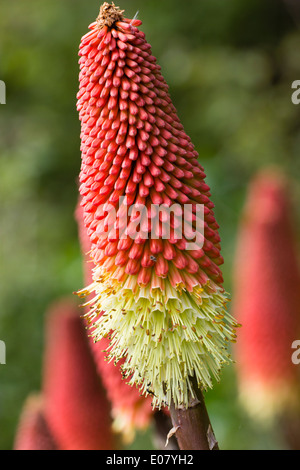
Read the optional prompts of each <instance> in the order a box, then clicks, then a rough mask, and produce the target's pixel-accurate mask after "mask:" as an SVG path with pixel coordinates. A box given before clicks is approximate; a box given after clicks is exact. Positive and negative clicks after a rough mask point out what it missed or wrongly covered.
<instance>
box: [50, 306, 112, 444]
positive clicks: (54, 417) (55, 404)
mask: <svg viewBox="0 0 300 470" xmlns="http://www.w3.org/2000/svg"><path fill="white" fill-rule="evenodd" d="M45 340H46V344H45V358H44V369H43V394H44V399H45V400H44V410H45V417H46V419H47V422H48V424H49V428H50V429H51V432H52V434H53V435H54V436H55V439H56V441H57V443H58V445H59V447H60V449H62V450H110V449H115V448H116V444H115V441H114V435H113V433H112V431H111V419H110V404H109V402H108V400H107V398H106V394H105V392H104V390H103V389H102V386H101V384H100V380H99V376H98V374H97V372H96V368H95V364H94V362H93V359H92V355H91V352H90V349H89V346H88V342H87V338H86V332H85V328H84V325H83V322H82V319H81V317H80V315H79V312H78V310H77V308H76V306H75V305H74V303H73V302H70V300H69V299H66V300H61V301H59V302H57V303H55V304H53V305H52V306H51V308H50V310H49V312H48V315H47V319H46V337H45Z"/></svg>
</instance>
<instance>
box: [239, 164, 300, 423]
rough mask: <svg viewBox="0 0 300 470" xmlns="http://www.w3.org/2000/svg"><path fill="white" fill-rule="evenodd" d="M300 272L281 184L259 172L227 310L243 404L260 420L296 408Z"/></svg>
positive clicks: (246, 213) (271, 173)
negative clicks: (236, 326)
mask: <svg viewBox="0 0 300 470" xmlns="http://www.w3.org/2000/svg"><path fill="white" fill-rule="evenodd" d="M299 286H300V272H299V265H298V262H297V252H296V247H295V239H294V234H293V227H292V222H291V214H290V201H289V197H288V190H287V182H286V181H285V179H284V178H283V177H282V175H281V174H280V173H279V172H275V171H271V170H265V171H263V172H262V173H260V174H259V175H258V176H257V177H256V178H255V179H254V181H253V182H252V184H251V186H250V189H249V194H248V199H247V203H246V207H245V210H244V216H243V220H242V224H241V228H240V232H239V238H238V248H237V253H236V261H235V269H234V302H233V311H234V314H235V316H236V318H237V319H238V321H240V322H241V323H242V325H243V326H242V328H241V331H240V334H239V341H238V342H237V344H236V348H235V359H236V366H237V372H238V379H239V388H240V394H241V399H242V402H243V404H244V405H245V406H246V407H247V409H248V410H249V411H250V412H251V414H252V415H255V416H256V417H257V418H260V419H262V420H264V421H266V419H267V418H270V419H271V418H273V417H275V416H276V415H279V414H280V413H282V412H283V411H284V410H285V411H287V410H288V409H295V407H299V405H300V400H299V385H300V382H299V373H298V370H297V366H296V365H294V364H293V362H292V352H293V351H292V349H291V348H292V343H293V341H294V340H295V339H297V338H298V337H299V333H300V289H299Z"/></svg>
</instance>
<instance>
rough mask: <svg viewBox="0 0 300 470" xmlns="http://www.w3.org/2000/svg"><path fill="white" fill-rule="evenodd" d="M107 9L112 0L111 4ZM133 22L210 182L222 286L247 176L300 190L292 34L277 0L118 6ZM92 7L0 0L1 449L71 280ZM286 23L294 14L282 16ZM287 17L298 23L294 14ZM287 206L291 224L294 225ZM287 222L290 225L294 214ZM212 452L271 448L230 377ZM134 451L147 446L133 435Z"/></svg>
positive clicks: (77, 283) (34, 381) (76, 268)
mask: <svg viewBox="0 0 300 470" xmlns="http://www.w3.org/2000/svg"><path fill="white" fill-rule="evenodd" d="M115 3H117V2H115ZM119 6H120V7H121V8H124V9H125V10H126V15H127V16H128V17H131V16H134V15H135V13H136V11H137V10H139V18H140V19H142V20H143V26H142V28H143V30H144V31H145V33H146V36H147V39H148V41H149V42H150V43H151V44H152V50H153V54H154V55H156V56H157V58H158V62H159V63H160V65H161V66H162V72H163V74H164V76H165V78H166V80H167V82H168V84H169V85H170V92H171V96H172V99H173V102H174V104H175V106H176V107H177V110H178V113H179V116H180V118H181V120H182V122H183V124H184V126H185V129H186V131H187V133H188V134H189V135H190V136H191V138H192V140H193V142H194V144H195V146H196V148H197V150H198V152H199V155H200V157H199V159H200V161H201V163H202V164H203V166H204V168H205V170H206V174H207V182H208V184H209V185H210V186H211V188H212V199H213V201H214V202H215V205H216V216H217V220H218V222H219V224H220V226H221V230H220V232H221V237H222V242H223V256H224V258H225V266H224V277H225V285H226V288H227V290H229V291H230V288H231V267H232V259H233V256H234V247H235V237H236V228H237V224H238V221H239V217H240V211H241V208H242V204H243V201H244V197H245V188H246V185H247V183H248V182H249V180H250V179H251V178H252V176H253V175H254V174H255V172H256V171H257V170H258V169H259V168H261V167H263V166H265V165H268V164H276V165H280V166H281V167H282V168H283V170H284V171H286V172H287V174H288V175H289V176H290V177H291V181H292V183H293V194H294V197H295V200H297V198H298V197H299V195H300V183H299V181H300V178H299V177H300V163H299V162H300V160H299V152H300V120H299V114H300V106H299V107H297V106H295V105H293V104H292V103H291V83H292V82H293V81H294V80H296V79H300V61H299V60H298V53H299V49H300V35H299V31H298V30H297V27H296V23H295V22H294V21H293V18H292V17H291V16H289V14H288V11H287V9H286V8H285V4H284V2H280V1H277V0H254V1H251V2H246V1H240V0H227V1H224V0H201V1H199V0H190V1H189V2H187V3H183V2H182V1H180V0H172V1H171V0H165V1H164V2H161V1H158V0H152V1H151V2H143V3H142V2H139V1H137V0H128V1H126V2H125V1H124V0H120V2H119ZM99 7H100V4H99V1H96V0H89V1H88V2H83V1H79V0H72V1H71V0H59V1H58V0H56V1H50V0H48V1H46V2H40V1H37V0H27V1H26V2H16V1H12V2H11V1H10V2H4V3H3V5H1V15H0V57H1V60H0V79H1V80H4V81H5V83H6V86H7V100H6V102H7V104H6V105H0V181H1V183H0V200H1V204H0V217H1V224H0V239H1V244H0V259H1V264H0V272H1V279H2V280H1V283H0V339H1V340H4V341H5V342H6V346H7V364H6V365H5V366H3V365H2V366H0V423H1V426H0V427H1V433H0V448H2V449H10V448H12V446H13V439H14V433H15V428H16V424H17V421H18V417H19V414H20V410H21V407H22V404H23V401H24V399H25V398H26V396H27V394H28V393H29V392H31V391H33V390H38V389H39V388H40V384H41V371H42V355H43V334H44V333H43V320H44V314H45V311H46V310H47V308H48V305H49V303H50V302H52V300H54V299H56V298H57V297H59V296H62V295H70V294H71V293H72V292H73V291H74V290H77V289H79V288H80V287H82V266H81V254H80V249H79V244H78V239H77V227H76V224H75V221H74V217H73V214H74V209H75V206H76V203H77V197H78V192H77V176H78V173H79V168H80V150H79V146H80V142H79V133H80V126H79V121H78V115H77V111H76V107H75V104H76V93H77V87H78V56H77V54H78V45H79V42H80V38H81V36H82V35H83V34H85V33H86V32H87V26H88V25H89V24H90V23H91V22H92V21H94V19H95V18H96V16H97V15H98V11H99ZM294 19H295V18H294ZM298 19H299V18H298ZM299 216H300V214H299V209H297V208H296V211H295V218H296V219H297V220H298V221H299ZM297 220H295V224H296V222H297ZM207 403H208V408H209V411H210V413H211V418H212V422H213V424H214V427H215V432H216V435H217V436H218V439H219V441H220V445H221V446H222V448H230V449H238V448H279V447H282V446H283V444H282V443H281V442H279V441H278V438H277V436H276V435H273V434H272V433H269V434H266V433H265V432H264V431H263V430H262V431H261V432H257V430H255V432H254V428H253V424H252V423H251V422H250V421H249V419H248V418H247V417H246V416H245V415H244V414H243V412H242V411H241V409H240V407H239V405H238V403H237V400H236V385H235V376H234V371H233V370H232V369H230V371H226V372H224V374H223V379H222V381H221V383H220V384H219V385H217V386H216V388H215V389H214V390H213V391H211V392H209V393H208V394H207ZM134 445H136V446H138V447H139V448H147V447H148V448H149V446H151V445H152V444H151V442H150V437H149V435H148V434H146V435H145V436H144V437H142V438H141V439H139V440H138V441H137V444H133V446H134Z"/></svg>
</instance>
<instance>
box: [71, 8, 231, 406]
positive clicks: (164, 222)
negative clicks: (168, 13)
mask: <svg viewBox="0 0 300 470" xmlns="http://www.w3.org/2000/svg"><path fill="white" fill-rule="evenodd" d="M140 25H141V21H139V20H137V19H133V20H131V19H127V18H125V17H124V16H123V12H122V11H121V10H120V9H119V8H117V7H115V6H114V4H112V5H109V4H107V3H105V4H104V5H103V6H102V7H101V10H100V15H99V17H98V19H97V21H96V22H94V23H92V24H91V25H90V29H91V31H90V32H89V33H88V34H86V35H85V36H84V37H83V38H82V40H81V44H80V52H79V55H80V61H79V63H80V69H81V70H80V76H79V80H80V90H79V93H78V104H77V107H78V111H79V116H80V120H81V143H82V144H81V151H82V166H81V172H80V183H81V186H80V193H81V196H82V207H83V212H84V222H85V226H86V230H87V234H88V236H89V238H90V241H91V259H92V261H93V263H94V269H93V282H92V283H91V284H90V285H89V286H88V287H87V288H86V289H83V290H82V291H81V292H80V294H81V295H83V296H84V295H89V294H91V293H92V292H93V293H94V297H93V299H92V300H89V301H88V305H89V306H90V307H91V308H90V311H89V313H88V314H87V318H88V321H89V322H90V324H91V328H92V331H93V333H92V334H93V337H94V340H95V341H98V340H100V339H101V338H105V337H107V338H109V340H110V344H109V348H108V350H107V356H108V358H110V359H112V360H114V361H116V362H118V361H119V360H122V361H123V363H122V371H123V374H124V377H126V378H127V379H128V382H129V383H130V384H131V385H134V384H136V385H137V386H138V387H139V389H140V391H141V392H142V393H143V394H146V395H147V394H150V395H151V396H152V399H153V405H154V406H157V407H161V406H163V405H164V404H167V405H169V404H170V403H171V402H172V401H173V402H174V403H175V405H176V406H186V407H187V406H188V405H189V400H190V398H191V397H194V393H193V388H192V386H191V382H190V380H189V377H191V376H193V377H194V378H195V379H196V382H197V383H198V385H199V386H200V387H201V388H207V387H211V386H212V377H215V378H216V379H218V378H219V371H220V369H221V367H222V366H223V364H224V363H226V362H228V361H230V355H229V353H228V351H227V342H228V341H234V340H235V327H236V326H237V325H236V323H235V322H234V320H233V319H232V318H231V317H230V315H229V314H228V313H227V311H226V302H227V295H226V293H225V292H224V288H223V286H222V283H223V279H222V274H221V271H220V265H221V264H222V263H223V258H222V256H221V254H220V237H219V233H218V228H219V227H218V225H217V223H216V220H215V216H214V212H213V207H214V205H213V203H212V202H211V200H210V190H209V187H208V186H207V184H206V183H205V181H204V180H205V173H204V170H203V168H202V166H201V165H200V164H199V162H198V160H197V158H198V154H197V152H196V151H195V149H194V146H193V144H192V143H191V140H190V138H189V137H188V136H187V135H186V133H185V131H184V128H183V126H182V124H181V122H180V120H179V118H178V116H177V112H176V109H175V107H174V106H173V104H172V101H171V98H170V95H169V91H168V86H167V84H166V82H165V80H164V78H163V77H162V75H161V71H160V67H159V66H158V64H157V62H156V59H155V57H154V56H153V55H152V53H151V46H150V45H149V44H148V43H147V42H146V39H145V35H144V33H143V32H141V31H140V30H139V28H138V27H139V26H140ZM185 206H188V207H189V208H190V209H191V210H190V211H187V214H188V215H187V216H186V217H185V216H184V212H183V210H182V208H184V207H185ZM199 207H200V208H202V212H201V211H200V212H198V209H199ZM141 208H143V210H142V209H141ZM158 208H159V211H158V215H157V212H155V211H157V210H158ZM130 209H133V210H131V211H130ZM170 209H172V213H171V214H170V217H168V215H169V212H168V211H169V210H170ZM141 213H143V216H141ZM155 214H156V216H155ZM199 214H200V215H199ZM201 214H202V217H201ZM183 219H185V220H184V227H185V231H184V233H181V231H182V230H180V227H182V225H183V224H182V222H183ZM137 226H138V230H137ZM201 227H202V228H203V231H202V232H201ZM198 232H199V233H198ZM200 232H201V233H200ZM193 234H194V235H195V234H196V236H195V238H196V242H195V243H192V249H191V244H190V243H189V241H190V239H192V235H193ZM197 235H200V236H197ZM201 235H202V236H201ZM99 347H100V348H101V345H99Z"/></svg>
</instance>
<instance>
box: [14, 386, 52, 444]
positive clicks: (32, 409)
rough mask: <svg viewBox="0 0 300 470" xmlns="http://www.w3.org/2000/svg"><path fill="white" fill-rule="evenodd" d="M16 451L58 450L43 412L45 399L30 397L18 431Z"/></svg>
mask: <svg viewBox="0 0 300 470" xmlns="http://www.w3.org/2000/svg"><path fill="white" fill-rule="evenodd" d="M14 450H58V446H57V444H56V443H55V441H54V438H53V436H52V434H51V432H50V430H49V427H48V424H47V422H46V419H45V416H44V410H43V397H42V396H40V395H30V396H29V397H28V398H27V400H26V402H25V404H24V407H23V410H22V413H21V417H20V421H19V423H18V428H17V431H16V436H15V442H14Z"/></svg>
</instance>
